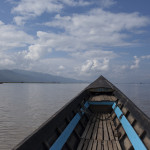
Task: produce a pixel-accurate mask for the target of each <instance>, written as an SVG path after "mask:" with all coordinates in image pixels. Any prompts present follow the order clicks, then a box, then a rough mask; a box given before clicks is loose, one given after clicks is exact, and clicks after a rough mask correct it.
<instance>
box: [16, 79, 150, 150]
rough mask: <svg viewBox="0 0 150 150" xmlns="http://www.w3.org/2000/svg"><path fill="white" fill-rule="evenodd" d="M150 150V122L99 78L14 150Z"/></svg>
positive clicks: (114, 89) (110, 85)
mask: <svg viewBox="0 0 150 150" xmlns="http://www.w3.org/2000/svg"><path fill="white" fill-rule="evenodd" d="M29 149H36V150H134V149H135V150H148V149H150V119H149V118H148V117H147V116H146V115H145V114H144V113H143V112H142V111H141V110H140V109H138V108H137V107H136V105H134V103H132V101H130V100H129V99H128V98H127V97H126V96H125V95H124V94H123V93H122V92H121V91H120V90H119V89H117V88H116V87H115V86H114V85H113V84H111V83H110V82H109V81H108V80H106V79H105V78H104V77H100V78H98V79H97V80H96V81H95V82H93V83H92V84H90V85H89V86H88V87H87V88H86V89H85V90H83V91H82V92H81V93H79V95H77V96H76V97H75V98H74V99H72V100H71V101H70V102H69V103H68V104H66V105H65V106H64V107H63V108H62V109H61V110H59V111H58V112H57V113H56V114H54V115H53V116H52V117H51V118H50V119H49V120H48V121H47V122H45V123H44V124H43V125H41V127H39V129H37V130H36V131H35V132H34V133H32V134H31V135H30V136H29V137H27V138H26V139H25V140H23V141H22V142H21V143H20V144H19V145H17V146H16V147H15V148H14V150H29Z"/></svg>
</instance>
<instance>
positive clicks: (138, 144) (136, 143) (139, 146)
mask: <svg viewBox="0 0 150 150" xmlns="http://www.w3.org/2000/svg"><path fill="white" fill-rule="evenodd" d="M112 108H113V109H114V111H115V113H116V115H117V117H118V119H119V120H120V122H121V124H122V126H123V128H124V130H125V132H126V134H127V136H128V138H129V140H130V141H131V143H132V146H133V147H134V149H135V150H147V148H146V147H145V145H144V144H143V142H142V141H141V139H140V138H139V136H138V135H137V133H136V132H135V130H134V129H133V127H132V126H131V124H130V123H129V121H128V120H127V119H126V117H125V116H124V115H123V113H122V111H121V110H120V108H119V107H118V106H116V103H114V104H113V106H112Z"/></svg>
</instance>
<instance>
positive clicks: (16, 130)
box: [0, 84, 150, 150]
mask: <svg viewBox="0 0 150 150" xmlns="http://www.w3.org/2000/svg"><path fill="white" fill-rule="evenodd" d="M87 85H88V84H1V85H0V150H9V149H12V148H13V147H14V146H15V145H16V144H17V143H19V142H20V141H21V140H22V139H24V138H25V137H26V136H27V135H29V134H30V133H31V132H33V131H34V130H35V129H36V128H38V127H39V126H40V125H41V124H42V123H43V122H44V121H46V120H47V119H48V118H49V117H50V116H51V115H53V114H54V113H55V112H56V111H57V110H59V109H60V108H61V107H62V106H64V105H65V104H66V103H67V102H68V101H70V99H72V98H73V97H74V96H76V95H77V94H78V93H79V92H80V91H81V90H82V89H84V88H85V87H86V86H87ZM116 86H117V87H119V89H121V90H122V91H123V92H124V93H125V94H126V95H127V96H128V97H129V98H131V99H132V100H133V101H134V103H135V104H136V105H137V106H138V107H140V108H141V109H142V110H143V111H144V112H145V113H146V114H147V115H148V116H149V117H150V112H149V110H150V99H149V98H150V85H149V84H143V85H142V84H137V85H136V84H130V85H128V84H117V85H116Z"/></svg>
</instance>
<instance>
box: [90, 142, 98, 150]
mask: <svg viewBox="0 0 150 150" xmlns="http://www.w3.org/2000/svg"><path fill="white" fill-rule="evenodd" d="M96 148H97V140H94V142H93V146H92V149H91V150H96Z"/></svg>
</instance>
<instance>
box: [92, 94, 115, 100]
mask: <svg viewBox="0 0 150 150" xmlns="http://www.w3.org/2000/svg"><path fill="white" fill-rule="evenodd" d="M104 100H105V101H106V100H107V101H116V100H117V98H116V97H115V96H108V95H98V96H94V97H92V98H91V101H104Z"/></svg>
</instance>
